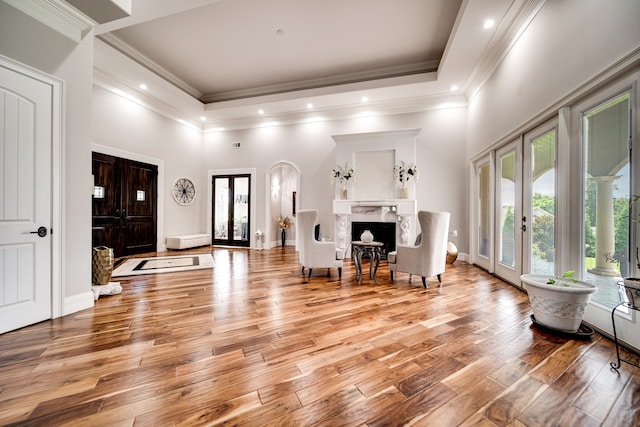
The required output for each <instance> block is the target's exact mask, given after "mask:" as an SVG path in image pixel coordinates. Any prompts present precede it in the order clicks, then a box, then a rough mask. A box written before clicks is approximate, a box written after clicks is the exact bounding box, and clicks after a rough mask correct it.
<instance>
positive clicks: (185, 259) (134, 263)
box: [111, 254, 213, 277]
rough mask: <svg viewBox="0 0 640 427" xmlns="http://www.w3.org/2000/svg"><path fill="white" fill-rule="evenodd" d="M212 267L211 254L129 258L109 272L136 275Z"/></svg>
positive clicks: (113, 275) (120, 274) (118, 274)
mask: <svg viewBox="0 0 640 427" xmlns="http://www.w3.org/2000/svg"><path fill="white" fill-rule="evenodd" d="M205 268H213V257H212V256H211V254H195V255H182V256H163V257H152V258H129V259H128V260H126V261H125V262H123V263H122V264H120V265H119V266H118V267H116V269H115V270H113V273H112V274H111V277H122V276H138V275H141V274H158V273H173V272H177V271H189V270H202V269H205Z"/></svg>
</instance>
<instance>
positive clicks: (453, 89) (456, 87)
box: [451, 85, 460, 92]
mask: <svg viewBox="0 0 640 427" xmlns="http://www.w3.org/2000/svg"><path fill="white" fill-rule="evenodd" d="M458 89H460V88H459V87H458V86H457V85H453V86H451V92H455V91H457V90H458Z"/></svg>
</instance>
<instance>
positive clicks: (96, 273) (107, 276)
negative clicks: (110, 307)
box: [91, 246, 113, 285]
mask: <svg viewBox="0 0 640 427" xmlns="http://www.w3.org/2000/svg"><path fill="white" fill-rule="evenodd" d="M91 264H92V271H91V281H92V282H93V284H94V285H108V284H109V281H110V280H111V273H113V249H112V248H108V247H106V246H97V247H95V248H93V253H92V255H91Z"/></svg>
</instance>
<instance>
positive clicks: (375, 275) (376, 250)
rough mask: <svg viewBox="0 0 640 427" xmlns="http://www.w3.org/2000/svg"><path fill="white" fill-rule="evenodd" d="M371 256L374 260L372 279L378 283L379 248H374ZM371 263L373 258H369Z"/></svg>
mask: <svg viewBox="0 0 640 427" xmlns="http://www.w3.org/2000/svg"><path fill="white" fill-rule="evenodd" d="M372 257H374V258H375V260H376V268H375V269H374V270H373V281H374V283H375V284H376V285H377V284H378V266H379V265H380V248H374V249H373V254H372ZM371 263H372V264H373V258H371Z"/></svg>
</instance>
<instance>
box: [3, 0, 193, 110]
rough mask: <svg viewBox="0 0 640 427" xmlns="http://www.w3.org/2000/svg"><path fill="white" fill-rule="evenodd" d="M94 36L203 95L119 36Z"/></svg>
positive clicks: (182, 88) (153, 71) (156, 72)
mask: <svg viewBox="0 0 640 427" xmlns="http://www.w3.org/2000/svg"><path fill="white" fill-rule="evenodd" d="M14 1H19V0H14ZM96 37H97V38H98V39H100V40H102V41H103V42H105V43H106V44H108V45H109V46H111V47H112V48H114V49H115V50H117V51H118V52H120V53H122V54H123V55H125V56H127V57H128V58H129V59H131V60H133V61H135V62H136V63H138V64H139V65H141V66H143V67H144V68H146V69H147V70H149V71H151V72H152V73H154V74H156V75H158V76H160V77H162V78H163V79H165V80H166V81H168V82H169V83H171V84H172V85H174V86H176V87H177V88H178V89H180V90H182V91H184V92H186V93H188V94H189V95H191V96H192V97H194V98H196V99H198V100H200V99H202V97H203V96H204V95H203V94H202V93H201V92H200V91H198V90H197V89H196V88H194V87H193V86H191V85H189V84H188V83H187V82H185V81H184V80H182V79H180V78H179V77H178V76H176V75H175V74H173V73H170V72H169V71H167V70H166V69H165V68H164V67H162V66H161V65H160V64H158V63H157V62H155V61H154V60H152V59H151V58H149V57H148V56H146V55H143V54H142V53H140V52H139V51H138V50H136V49H134V48H133V47H131V46H130V45H129V44H127V43H125V42H124V41H123V40H122V39H120V38H119V37H116V36H114V35H113V34H108V33H105V34H100V35H99V36H96Z"/></svg>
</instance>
